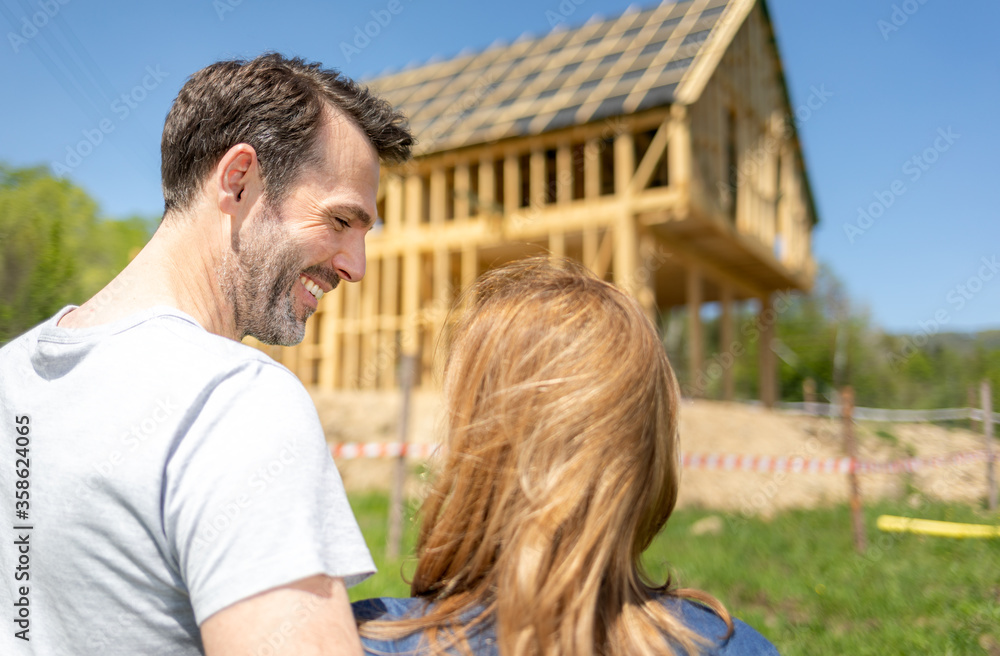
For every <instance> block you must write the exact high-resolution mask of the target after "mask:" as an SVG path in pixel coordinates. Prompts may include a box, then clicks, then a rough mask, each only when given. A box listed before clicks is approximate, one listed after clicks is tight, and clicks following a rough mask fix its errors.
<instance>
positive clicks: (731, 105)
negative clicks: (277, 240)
mask: <svg viewBox="0 0 1000 656" xmlns="http://www.w3.org/2000/svg"><path fill="white" fill-rule="evenodd" d="M369 84H371V85H372V86H373V87H374V88H376V89H377V90H379V91H380V92H381V93H382V94H384V95H385V97H386V98H387V99H388V100H389V101H390V102H392V103H393V105H395V106H396V107H398V108H400V109H401V110H402V111H403V112H404V113H405V114H406V115H407V116H409V118H410V122H411V126H412V128H413V130H414V133H415V134H416V136H417V138H418V139H419V145H418V147H417V151H416V157H415V159H414V161H412V162H410V163H409V164H407V165H404V166H401V167H396V168H388V169H385V170H383V175H382V181H381V184H380V188H379V201H378V209H379V215H380V217H381V221H382V223H381V226H380V227H378V228H376V230H374V231H373V232H372V233H371V235H370V236H369V237H368V268H367V273H366V275H365V278H364V280H363V281H362V282H361V283H359V284H345V285H342V286H341V287H340V288H339V289H338V290H337V291H336V292H334V293H331V294H329V295H327V296H326V297H324V298H323V300H322V302H321V304H320V308H319V310H318V311H317V313H316V314H315V316H314V318H312V319H310V321H309V323H308V328H307V332H306V337H305V339H304V341H303V343H302V344H301V345H299V346H297V347H294V348H284V349H282V348H273V349H269V352H270V353H272V355H273V356H274V357H275V358H276V359H277V360H279V361H281V362H283V363H284V364H285V365H287V366H288V367H289V368H291V369H292V370H293V371H294V372H296V373H297V374H298V375H299V376H300V378H301V379H302V381H303V382H304V383H305V384H306V385H315V386H319V387H320V388H327V389H389V388H393V387H394V386H396V385H398V382H399V381H398V378H399V366H398V363H399V362H400V358H401V355H402V354H408V355H414V356H416V362H417V367H416V376H417V378H416V380H417V385H418V386H419V385H424V386H427V385H433V384H434V379H433V377H432V376H431V372H432V371H433V370H434V366H435V363H434V362H433V360H434V358H435V357H436V356H435V349H434V347H435V343H436V338H437V336H438V335H439V333H440V332H441V329H442V327H443V326H444V323H445V321H446V319H447V314H448V311H449V309H450V307H451V305H452V302H453V300H454V299H455V297H456V296H457V294H458V293H460V291H461V290H462V289H464V288H465V287H466V286H467V285H469V284H470V283H471V282H472V281H473V280H474V279H475V278H476V276H477V275H478V274H480V273H481V272H483V271H485V270H486V269H488V268H490V267H493V266H496V265H498V264H501V263H503V262H506V261H509V260H513V259H516V258H521V257H524V256H526V255H529V254H538V253H552V254H555V255H562V256H567V257H570V258H573V259H576V260H580V261H582V262H583V263H584V264H585V265H586V266H588V267H590V268H591V269H592V270H593V271H595V272H596V273H597V274H598V275H600V276H604V277H606V278H608V279H609V280H613V281H614V282H615V283H617V284H619V285H620V286H622V287H624V288H625V289H627V290H628V291H630V292H631V293H632V294H634V295H635V296H636V297H637V298H638V299H639V300H640V302H641V303H642V304H643V306H644V307H646V308H647V309H648V310H649V312H650V313H651V315H652V314H654V313H656V312H661V311H663V310H666V309H669V308H671V307H676V306H686V307H687V308H688V312H687V321H688V325H687V328H688V334H689V337H688V340H687V345H688V352H687V353H686V357H687V362H686V363H685V364H686V367H685V369H686V370H687V372H688V377H689V378H690V379H693V378H694V377H695V376H697V374H698V372H704V371H705V362H706V361H707V360H708V358H709V357H710V356H711V355H712V354H713V353H714V352H715V351H716V350H718V349H726V348H728V346H729V345H731V344H733V343H735V342H738V341H739V338H738V336H737V335H736V334H735V332H736V331H735V329H734V320H733V309H732V308H733V303H734V302H735V301H738V300H742V299H759V300H760V303H761V305H760V312H761V318H760V319H761V320H760V322H759V328H760V334H759V337H758V338H759V339H760V340H761V344H762V345H766V344H769V343H770V337H771V335H773V330H774V325H775V320H776V316H777V314H778V313H777V312H775V311H774V310H773V309H772V308H771V303H772V297H773V295H774V294H775V292H778V291H779V290H794V289H807V288H809V287H810V285H811V282H812V278H813V274H814V270H815V264H814V261H813V259H812V256H811V252H810V235H811V231H812V229H813V227H814V225H815V224H816V211H815V208H814V204H813V200H812V196H811V192H810V187H809V182H808V178H807V175H806V171H805V166H804V162H803V157H802V151H801V148H800V145H799V139H798V136H797V133H796V130H795V124H794V112H793V110H792V106H791V103H790V101H789V96H788V92H787V89H786V86H785V81H784V77H783V74H782V65H781V61H780V59H779V55H778V50H777V48H776V45H775V39H774V34H773V30H772V25H771V21H770V18H769V14H768V10H767V7H766V3H765V2H763V1H762V0H728V1H727V0H689V1H686V2H667V3H664V4H661V5H659V6H657V7H653V8H649V9H642V10H634V11H631V10H630V11H627V12H626V13H624V14H622V15H621V16H618V17H615V18H610V19H601V20H591V21H590V22H588V23H586V24H584V25H582V26H581V27H578V28H575V29H568V30H567V29H563V30H554V31H552V32H551V33H549V34H546V35H544V36H541V37H537V38H535V37H531V38H529V37H522V38H520V39H518V40H517V41H515V42H514V43H512V44H510V45H500V46H494V47H491V48H489V49H487V50H485V51H483V52H480V53H477V54H468V55H460V56H457V57H455V58H453V59H450V60H447V61H439V62H436V63H431V64H427V65H424V66H419V67H414V68H409V69H407V70H403V71H401V72H397V73H392V74H388V75H385V76H383V77H379V78H377V79H374V80H370V81H369ZM713 301H715V302H718V303H719V304H720V308H721V312H720V315H719V319H720V337H721V339H719V340H718V343H717V344H712V345H711V346H710V347H709V346H708V345H706V344H705V340H704V338H703V333H704V330H703V327H702V325H701V312H700V309H701V306H702V304H704V303H706V302H713ZM713 341H714V340H713ZM759 352H760V358H761V362H760V364H761V366H760V376H761V381H760V382H761V385H760V390H761V400H762V401H763V402H764V403H765V404H771V403H773V402H774V400H775V394H776V379H777V368H776V363H775V359H774V354H773V352H772V350H771V349H770V348H760V349H759ZM737 355H738V354H737ZM720 369H721V371H717V372H716V373H717V375H718V376H721V379H722V384H721V389H722V390H723V394H724V396H726V397H731V395H732V391H733V380H732V369H731V367H725V366H724V367H720ZM682 382H683V381H682ZM692 382H693V380H689V381H688V383H689V385H688V386H687V387H686V389H688V390H690V389H695V390H697V389H698V387H697V385H695V386H694V387H692V386H691V385H690V383H692ZM695 393H697V392H695Z"/></svg>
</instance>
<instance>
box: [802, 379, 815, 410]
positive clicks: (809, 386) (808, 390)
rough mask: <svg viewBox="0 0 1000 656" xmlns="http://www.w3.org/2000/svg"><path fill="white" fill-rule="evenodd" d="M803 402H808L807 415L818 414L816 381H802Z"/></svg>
mask: <svg viewBox="0 0 1000 656" xmlns="http://www.w3.org/2000/svg"><path fill="white" fill-rule="evenodd" d="M802 400H803V401H805V402H806V407H805V411H806V414H807V415H810V416H812V415H814V414H816V381H815V380H813V379H812V378H806V379H805V380H804V381H802Z"/></svg>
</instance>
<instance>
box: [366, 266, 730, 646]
mask: <svg viewBox="0 0 1000 656" xmlns="http://www.w3.org/2000/svg"><path fill="white" fill-rule="evenodd" d="M466 305H467V307H466V309H465V311H464V312H463V313H462V315H461V316H460V317H459V319H458V321H457V324H456V326H455V329H454V330H453V332H452V340H451V348H450V352H449V356H448V359H447V364H446V367H445V381H444V391H445V402H446V407H447V412H448V424H447V438H446V446H447V451H446V454H445V456H444V463H443V466H442V468H441V470H440V473H439V475H438V476H437V478H436V481H435V482H434V484H433V487H432V489H431V490H430V493H429V495H428V496H427V498H426V500H425V501H424V504H423V507H422V509H421V513H422V515H423V524H422V526H421V530H420V536H419V541H418V545H417V558H418V563H417V568H416V572H415V573H414V576H413V581H412V592H413V595H414V596H417V597H422V598H424V599H426V600H427V601H429V602H433V605H432V606H430V607H429V608H428V609H427V612H426V614H424V615H422V616H420V617H416V618H412V619H405V620H401V621H396V622H371V623H368V624H365V625H362V627H361V628H362V634H364V635H369V636H372V637H382V638H391V637H401V636H403V635H408V634H411V633H413V632H415V631H418V630H419V631H426V632H427V633H426V635H427V637H428V639H429V645H430V647H431V651H432V652H433V653H443V651H444V650H445V649H446V648H447V647H448V646H449V645H454V646H456V647H458V648H459V649H460V650H462V651H466V650H467V649H468V646H467V643H466V640H465V636H466V635H467V633H466V632H467V631H468V630H469V628H470V623H469V620H470V617H472V618H476V619H475V620H473V622H472V624H476V623H478V622H494V623H495V629H496V638H497V643H498V647H499V650H500V653H501V654H503V655H504V656H527V655H539V656H540V655H543V654H544V655H546V656H547V655H556V654H560V655H565V656H590V655H596V654H602V655H604V654H607V655H616V654H663V653H672V651H673V650H672V649H671V645H674V646H679V647H681V648H682V649H684V651H686V652H689V653H690V652H692V651H696V650H697V648H698V646H700V645H701V644H703V640H701V639H700V638H699V636H698V635H697V634H695V633H694V632H693V631H691V630H690V629H688V628H687V627H686V626H685V625H684V624H683V623H682V622H681V621H680V619H679V617H678V616H677V615H676V611H673V612H672V611H671V610H669V609H668V608H667V607H666V606H664V605H663V603H662V596H663V595H671V596H676V597H688V598H694V599H697V600H699V601H702V602H704V603H706V604H707V605H709V606H710V607H712V608H713V609H714V610H715V611H716V612H717V613H718V614H719V615H720V616H721V617H722V618H723V619H724V620H725V622H726V624H727V626H729V629H730V631H732V622H731V620H730V618H729V615H728V613H727V612H726V610H725V609H724V608H723V607H722V605H721V604H720V603H719V602H718V601H717V600H715V599H714V598H713V597H711V596H710V595H708V594H707V593H704V592H700V591H697V590H678V589H672V588H671V587H670V580H669V579H668V580H667V581H666V582H665V583H664V584H662V585H657V584H655V583H653V582H652V581H650V579H649V577H648V576H647V575H646V573H645V572H644V570H643V566H642V562H641V554H642V552H643V551H644V550H645V549H646V548H647V547H648V546H649V544H650V543H651V542H652V540H653V538H654V537H655V536H656V534H657V533H659V531H660V529H661V528H662V527H663V525H664V524H665V523H666V521H667V518H668V517H669V516H670V513H671V511H672V510H673V507H674V504H675V502H676V500H677V489H678V479H679V474H680V472H679V467H680V465H679V460H678V445H677V407H678V401H679V394H678V389H677V382H676V379H675V378H674V374H673V371H672V370H671V368H670V364H669V362H668V361H667V357H666V354H665V352H664V349H663V346H662V344H661V343H660V340H659V338H658V336H657V333H656V330H655V328H654V327H653V325H652V324H651V323H650V321H649V319H647V318H646V316H645V314H644V313H643V310H642V309H641V308H640V306H639V305H638V304H637V303H636V302H635V301H634V300H633V299H632V298H630V297H628V296H626V295H625V294H624V293H622V292H621V291H619V290H618V289H616V288H615V287H614V286H612V285H611V284H609V283H607V282H605V281H603V280H600V279H598V278H596V277H595V276H594V275H593V274H591V273H590V272H588V271H587V270H586V269H584V268H582V267H580V266H579V265H576V264H573V263H571V262H565V261H560V262H558V263H550V262H549V261H546V260H543V259H538V258H534V259H530V260H522V261H519V262H515V263H513V264H510V265H507V266H504V267H502V268H499V269H495V270H492V271H489V272H487V273H486V274H484V275H483V276H482V277H481V278H480V279H479V280H478V281H477V282H476V284H475V285H474V286H473V287H472V288H471V290H469V292H467V297H466ZM480 610H482V613H479V612H478V611H480ZM470 613H471V615H470ZM667 636H669V638H670V640H671V642H669V643H668V642H667V640H666V637H667ZM718 637H720V638H721V637H722V636H718Z"/></svg>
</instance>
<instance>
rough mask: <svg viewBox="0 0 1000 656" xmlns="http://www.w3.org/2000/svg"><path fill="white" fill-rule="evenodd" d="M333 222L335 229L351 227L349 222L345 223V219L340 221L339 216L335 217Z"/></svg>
mask: <svg viewBox="0 0 1000 656" xmlns="http://www.w3.org/2000/svg"><path fill="white" fill-rule="evenodd" d="M333 220H334V221H335V222H336V223H337V227H338V228H340V229H343V228H350V227H351V224H350V222H349V221H347V220H346V219H342V218H340V217H339V216H338V217H335V218H334V219H333Z"/></svg>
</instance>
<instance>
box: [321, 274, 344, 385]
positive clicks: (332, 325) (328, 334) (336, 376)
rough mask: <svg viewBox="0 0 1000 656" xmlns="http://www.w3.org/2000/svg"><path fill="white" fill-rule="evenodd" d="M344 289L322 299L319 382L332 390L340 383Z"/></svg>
mask: <svg viewBox="0 0 1000 656" xmlns="http://www.w3.org/2000/svg"><path fill="white" fill-rule="evenodd" d="M343 296H344V291H343V290H336V291H333V292H331V293H330V294H329V295H327V296H324V297H323V300H322V301H321V304H322V309H323V314H322V317H323V325H322V326H321V327H320V337H319V355H320V365H319V380H318V381H317V382H318V383H319V387H320V389H324V390H332V389H334V388H336V387H337V385H338V384H339V383H340V371H339V369H338V368H339V367H340V357H339V356H340V354H339V350H340V348H339V347H340V341H341V333H340V325H341V319H340V314H341V311H342V310H341V302H342V299H343Z"/></svg>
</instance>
